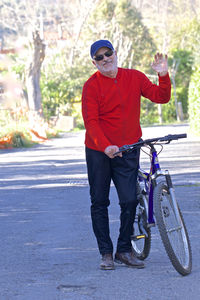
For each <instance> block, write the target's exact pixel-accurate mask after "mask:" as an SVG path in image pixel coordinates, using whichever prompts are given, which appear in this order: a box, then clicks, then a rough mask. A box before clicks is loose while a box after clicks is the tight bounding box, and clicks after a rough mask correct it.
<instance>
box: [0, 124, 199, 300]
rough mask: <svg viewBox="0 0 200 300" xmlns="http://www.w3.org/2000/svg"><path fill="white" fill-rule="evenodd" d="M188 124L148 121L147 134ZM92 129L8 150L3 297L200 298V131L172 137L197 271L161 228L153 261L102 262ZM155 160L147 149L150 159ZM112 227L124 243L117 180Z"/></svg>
mask: <svg viewBox="0 0 200 300" xmlns="http://www.w3.org/2000/svg"><path fill="white" fill-rule="evenodd" d="M184 132H188V126H187V125H182V126H180V125H179V126H170V127H169V126H166V127H164V126H163V127H151V128H144V129H143V133H144V137H155V136H162V135H164V134H168V133H184ZM83 141H84V132H79V133H67V134H65V135H63V137H62V138H59V139H54V140H50V141H48V142H47V143H45V144H43V145H39V146H36V147H34V148H31V149H19V150H15V149H13V150H5V151H4V150H0V151H1V152H0V174H1V175H0V223H1V226H0V236H1V243H0V253H1V256H0V266H1V269H0V300H65V299H67V300H134V299H137V300H140V299H141V300H153V299H154V300H179V299H181V300H189V299H192V300H197V299H199V295H200V267H199V262H200V242H199V239H200V234H199V232H200V222H199V219H200V139H197V138H195V137H193V136H191V135H190V134H188V138H187V139H185V140H180V141H178V142H173V143H172V144H170V145H166V146H165V148H164V150H163V152H162V153H161V154H160V162H161V165H162V166H163V168H168V169H169V170H170V172H171V173H172V176H173V181H174V183H175V186H176V193H177V197H178V199H179V204H180V207H181V209H182V212H183V216H184V219H185V222H186V225H187V227H188V231H189V235H190V238H191V244H192V249H193V271H192V273H191V274H190V275H189V276H186V277H182V276H181V275H179V274H178V273H177V272H176V271H175V270H174V269H173V267H172V265H171V263H170V262H169V259H168V257H167V255H166V254H165V251H164V248H163V246H162V244H161V241H160V237H159V234H158V232H157V229H153V230H152V232H153V240H152V248H151V253H150V256H149V257H148V258H147V259H146V268H145V269H143V270H135V269H131V268H126V267H120V266H117V267H116V270H115V271H101V270H99V262H100V256H99V253H98V249H97V245H96V241H95V239H94V236H93V233H92V230H91V220H90V213H89V207H90V201H89V197H88V194H89V189H88V185H87V176H86V166H85V160H84V146H83ZM147 163H148V160H147V158H146V157H145V155H142V165H144V167H146V166H147ZM110 199H111V205H110V211H109V212H110V227H111V228H110V229H111V236H112V238H113V242H114V244H115V245H116V240H117V234H118V229H119V206H118V200H117V196H116V192H115V189H114V187H112V188H111V194H110Z"/></svg>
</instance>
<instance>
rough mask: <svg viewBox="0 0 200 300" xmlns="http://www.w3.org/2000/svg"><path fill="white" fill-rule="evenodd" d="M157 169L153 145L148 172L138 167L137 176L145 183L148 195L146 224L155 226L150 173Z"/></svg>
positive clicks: (157, 164)
mask: <svg viewBox="0 0 200 300" xmlns="http://www.w3.org/2000/svg"><path fill="white" fill-rule="evenodd" d="M158 170H160V165H159V161H158V156H157V152H156V150H155V149H154V147H152V148H151V167H150V172H149V173H146V172H145V171H143V170H141V169H139V172H138V178H139V181H143V182H144V184H145V192H146V193H147V195H148V226H149V227H151V226H155V219H154V215H153V189H154V184H153V182H152V175H154V174H155V173H156V172H157V171H158Z"/></svg>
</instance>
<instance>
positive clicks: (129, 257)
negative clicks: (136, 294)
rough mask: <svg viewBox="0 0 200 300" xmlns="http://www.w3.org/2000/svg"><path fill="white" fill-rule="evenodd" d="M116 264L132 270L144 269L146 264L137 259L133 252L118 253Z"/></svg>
mask: <svg viewBox="0 0 200 300" xmlns="http://www.w3.org/2000/svg"><path fill="white" fill-rule="evenodd" d="M115 262H116V263H119V264H125V265H127V266H129V267H132V268H137V269H142V268H144V263H143V262H142V261H140V260H139V259H137V258H136V257H135V256H134V255H133V253H132V252H124V253H116V254H115Z"/></svg>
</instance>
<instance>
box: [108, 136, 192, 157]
mask: <svg viewBox="0 0 200 300" xmlns="http://www.w3.org/2000/svg"><path fill="white" fill-rule="evenodd" d="M186 137H187V134H186V133H182V134H168V135H166V136H163V137H157V138H152V139H146V140H142V141H139V142H137V143H135V144H131V145H124V146H122V147H120V148H119V151H118V152H116V153H115V154H114V155H116V154H118V153H120V152H126V151H129V150H132V149H134V148H137V147H142V146H143V145H151V144H152V143H154V142H155V143H156V142H168V143H170V142H171V141H173V140H178V139H182V138H186Z"/></svg>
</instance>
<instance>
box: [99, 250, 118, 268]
mask: <svg viewBox="0 0 200 300" xmlns="http://www.w3.org/2000/svg"><path fill="white" fill-rule="evenodd" d="M100 269H102V270H114V269H115V266H114V261H113V256H112V254H110V253H106V254H104V255H102V262H101V264H100Z"/></svg>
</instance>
